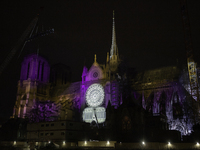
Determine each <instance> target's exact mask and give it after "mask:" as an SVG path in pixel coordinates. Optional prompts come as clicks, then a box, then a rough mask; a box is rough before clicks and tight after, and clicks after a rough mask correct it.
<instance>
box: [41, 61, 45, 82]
mask: <svg viewBox="0 0 200 150" xmlns="http://www.w3.org/2000/svg"><path fill="white" fill-rule="evenodd" d="M43 79H44V62H43V63H42V72H41V81H43Z"/></svg>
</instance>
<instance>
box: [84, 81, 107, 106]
mask: <svg viewBox="0 0 200 150" xmlns="http://www.w3.org/2000/svg"><path fill="white" fill-rule="evenodd" d="M103 100H104V88H103V86H102V85H100V84H96V83H95V84H92V85H91V86H89V88H88V89H87V91H86V102H87V104H88V106H90V107H97V106H100V105H101V104H102V103H103Z"/></svg>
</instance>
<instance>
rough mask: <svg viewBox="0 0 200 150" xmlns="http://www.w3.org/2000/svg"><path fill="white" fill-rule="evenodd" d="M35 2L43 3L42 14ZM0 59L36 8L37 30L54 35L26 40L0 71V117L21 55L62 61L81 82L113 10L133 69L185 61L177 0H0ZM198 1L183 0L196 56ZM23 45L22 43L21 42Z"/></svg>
mask: <svg viewBox="0 0 200 150" xmlns="http://www.w3.org/2000/svg"><path fill="white" fill-rule="evenodd" d="M40 7H44V9H43V11H42V13H41V12H40ZM0 8H1V9H0V14H1V32H0V38H1V39H0V64H2V62H3V61H4V59H5V57H6V56H7V54H8V53H9V52H10V51H11V49H12V48H13V47H14V46H15V45H16V42H17V41H18V40H19V38H20V37H21V35H22V33H23V32H24V31H25V30H26V28H27V27H28V25H29V24H30V22H31V21H32V20H33V19H34V18H35V17H36V15H37V14H38V13H40V17H39V22H38V31H42V29H43V30H47V29H50V28H54V29H55V33H54V34H49V35H48V36H43V37H39V38H37V39H34V40H33V41H31V42H29V43H27V44H26V46H25V48H24V49H23V51H22V53H21V54H20V57H19V58H18V56H19V53H20V50H21V48H20V49H18V51H17V53H16V55H15V57H14V58H13V59H12V61H11V62H10V64H9V65H8V66H7V68H6V69H5V70H4V72H3V74H1V76H0V117H3V116H4V117H8V116H10V115H12V109H13V106H14V103H15V100H16V93H17V82H18V80H19V77H20V67H21V66H20V65H21V62H22V60H23V57H24V56H26V55H27V54H30V53H33V52H36V51H37V49H38V48H39V54H40V55H42V56H45V57H46V58H47V59H48V60H49V63H50V64H55V63H64V64H66V65H68V66H70V67H71V69H72V80H73V81H80V80H81V73H82V68H83V65H84V62H85V64H86V66H87V67H90V66H91V65H92V63H93V58H94V54H97V61H98V63H100V64H101V63H105V61H106V53H107V52H109V51H110V47H111V39H112V12H113V10H115V25H116V36H117V45H118V50H119V54H120V55H121V56H123V57H124V58H125V59H126V60H128V62H129V65H130V67H134V68H136V70H138V71H141V70H147V69H154V68H158V67H163V66H170V65H176V64H177V61H178V63H179V64H181V65H186V50H185V44H184V33H183V24H182V19H181V10H180V3H179V0H151V1H150V0H126V1H125V0H124V1H122V0H119V1H117V0H116V1H111V0H99V1H97V0H96V1H95V0H91V1H89V0H88V1H84V0H80V1H76V0H70V1H69V0H66V1H64V0H63V1H61V0H54V1H53V0H52V1H47V0H46V1H42V0H41V1H39V0H38V1H37V0H36V1H24V0H18V1H14V0H13V1H10V0H3V1H1V2H0ZM199 8H200V1H198V0H196V1H195V0H190V1H188V11H189V20H190V27H191V35H192V42H193V48H194V54H195V60H196V61H197V62H198V63H199V60H198V58H199V56H200V52H199V49H200V45H199V41H200V36H199V35H200V11H199ZM21 47H22V46H21Z"/></svg>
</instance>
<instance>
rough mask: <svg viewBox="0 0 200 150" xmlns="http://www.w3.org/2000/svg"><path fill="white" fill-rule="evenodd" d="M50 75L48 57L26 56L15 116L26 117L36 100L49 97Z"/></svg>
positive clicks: (19, 84) (22, 67)
mask: <svg viewBox="0 0 200 150" xmlns="http://www.w3.org/2000/svg"><path fill="white" fill-rule="evenodd" d="M49 75H50V66H49V63H48V62H47V60H46V59H44V58H43V57H41V56H38V55H36V54H31V55H28V56H27V57H25V58H24V60H23V62H22V65H21V75H20V80H19V82H18V90H17V98H16V103H15V106H14V110H13V117H19V118H24V117H25V116H26V114H27V112H29V111H30V110H31V109H32V107H33V106H34V103H35V101H36V100H47V99H48V98H49Z"/></svg>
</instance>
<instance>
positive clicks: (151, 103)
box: [146, 91, 154, 113]
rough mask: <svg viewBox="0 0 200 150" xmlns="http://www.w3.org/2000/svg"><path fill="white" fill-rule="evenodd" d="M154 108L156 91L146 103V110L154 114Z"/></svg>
mask: <svg viewBox="0 0 200 150" xmlns="http://www.w3.org/2000/svg"><path fill="white" fill-rule="evenodd" d="M153 107H154V91H153V92H152V93H151V94H150V96H149V97H148V99H147V101H146V110H147V111H148V112H151V113H153Z"/></svg>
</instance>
